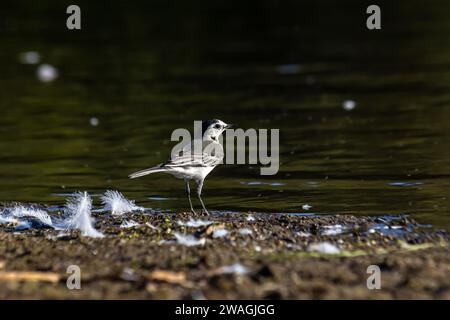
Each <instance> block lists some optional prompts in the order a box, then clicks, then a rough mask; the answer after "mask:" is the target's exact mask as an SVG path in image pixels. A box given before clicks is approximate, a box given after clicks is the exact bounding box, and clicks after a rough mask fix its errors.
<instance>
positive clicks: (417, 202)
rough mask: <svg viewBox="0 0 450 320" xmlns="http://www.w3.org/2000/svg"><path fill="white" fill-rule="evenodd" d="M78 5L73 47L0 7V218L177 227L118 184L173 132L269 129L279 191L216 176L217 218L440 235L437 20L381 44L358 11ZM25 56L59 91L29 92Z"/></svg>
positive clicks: (151, 180)
mask: <svg viewBox="0 0 450 320" xmlns="http://www.w3.org/2000/svg"><path fill="white" fill-rule="evenodd" d="M79 5H80V6H81V8H82V14H83V20H82V21H83V25H82V28H83V29H82V30H81V31H79V32H69V31H67V29H66V28H65V7H64V5H63V4H61V3H58V2H57V1H40V2H39V3H35V2H32V1H21V2H20V4H19V2H13V1H9V2H8V1H7V2H6V3H5V4H2V7H3V10H2V13H0V17H1V19H0V21H1V25H0V37H1V38H0V39H1V42H0V75H1V76H0V88H1V89H0V90H1V91H0V110H1V117H0V177H1V183H0V201H2V202H5V201H6V202H10V201H21V202H39V203H46V204H50V205H58V204H61V203H63V202H64V197H65V196H66V195H67V194H70V193H71V192H73V191H76V190H87V191H89V192H90V193H92V194H101V193H103V192H104V191H105V190H107V189H117V190H120V191H121V192H123V193H124V194H125V195H126V196H127V197H128V198H131V199H135V200H136V201H137V203H138V204H139V205H143V206H146V207H152V208H161V209H170V210H174V211H175V210H180V209H184V208H186V204H187V202H186V200H185V197H184V191H183V184H182V182H181V181H179V180H176V179H174V178H172V177H170V176H166V175H153V176H149V177H146V178H141V179H136V180H128V179H127V175H128V174H129V173H131V172H133V171H136V170H138V169H142V168H145V167H148V166H153V165H155V164H157V163H160V162H162V161H164V160H165V159H166V158H167V156H168V154H169V152H170V150H171V146H172V145H173V143H172V142H170V134H171V132H172V130H173V129H175V128H180V127H186V128H192V125H193V123H192V121H193V120H199V119H205V118H220V119H222V120H224V121H226V122H230V123H237V124H238V125H239V126H240V127H242V128H279V129H280V144H281V146H280V151H281V154H280V155H281V162H282V164H281V167H280V171H279V173H278V174H277V175H276V176H260V175H259V168H258V166H254V165H252V166H250V165H225V166H222V167H219V168H216V169H215V171H213V173H212V174H211V175H210V176H209V178H208V179H207V181H206V184H205V187H204V199H205V202H206V203H207V206H208V207H209V208H210V209H211V210H226V211H237V212H239V211H246V210H256V211H262V212H269V213H270V212H291V213H304V212H314V213H315V214H347V213H348V214H356V215H388V214H409V215H411V216H413V217H414V218H416V219H418V220H419V221H422V222H424V223H432V224H433V225H435V226H437V227H443V228H447V229H449V228H450V213H449V207H450V199H449V190H450V176H449V175H450V160H449V159H450V158H449V156H450V148H449V145H450V144H449V143H450V121H449V119H450V43H449V42H448V41H446V39H447V38H448V34H449V32H450V21H449V20H448V15H447V13H448V12H449V10H450V4H449V3H448V2H437V1H433V2H429V3H427V4H426V6H425V5H424V4H423V3H421V2H419V1H410V2H408V4H405V3H403V4H402V3H397V4H393V3H390V4H384V5H383V6H384V7H383V6H382V12H383V29H382V30H381V31H376V32H369V31H367V29H365V14H364V12H365V4H364V3H362V2H360V1H349V2H347V4H345V5H344V4H338V3H334V2H331V3H328V2H324V1H318V2H314V4H301V3H299V2H298V1H286V2H283V4H281V3H277V2H275V1H262V2H261V1H258V2H254V3H251V2H249V3H240V4H239V6H236V5H235V6H233V5H232V4H231V3H229V2H226V1H218V2H215V3H214V4H213V3H210V2H201V1H199V2H189V3H185V2H183V1H169V2H167V1H154V2H147V1H145V2H144V1H137V2H133V4H125V3H123V2H120V3H117V4H108V5H107V6H104V5H101V4H100V3H99V4H94V3H92V2H91V3H89V2H87V1H80V2H79ZM29 50H36V51H38V52H39V53H40V54H41V56H42V62H43V63H49V64H52V65H54V66H55V67H56V68H58V70H59V78H58V79H56V80H55V81H54V82H52V83H42V82H40V81H39V80H38V79H37V78H36V75H35V72H36V68H37V66H36V65H24V64H21V63H20V62H19V58H18V56H19V54H20V53H21V52H24V51H29ZM348 100H351V101H354V102H355V103H356V105H355V108H354V109H353V110H345V109H344V108H343V103H344V102H345V101H348ZM93 117H95V118H97V119H98V125H97V126H93V125H92V124H91V121H90V119H91V118H93ZM305 204H308V205H310V206H312V208H311V209H310V210H309V211H305V210H303V208H302V206H303V205H305Z"/></svg>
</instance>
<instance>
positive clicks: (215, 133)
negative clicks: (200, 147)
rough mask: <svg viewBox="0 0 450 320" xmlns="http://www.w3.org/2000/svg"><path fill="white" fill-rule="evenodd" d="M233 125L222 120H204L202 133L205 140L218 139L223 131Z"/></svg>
mask: <svg viewBox="0 0 450 320" xmlns="http://www.w3.org/2000/svg"><path fill="white" fill-rule="evenodd" d="M231 127H232V125H230V124H226V123H225V122H223V121H222V120H218V119H212V120H204V121H203V122H202V135H203V139H204V140H214V141H218V140H219V137H220V135H221V134H222V132H224V131H225V130H226V129H228V128H231Z"/></svg>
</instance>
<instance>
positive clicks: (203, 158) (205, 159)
mask: <svg viewBox="0 0 450 320" xmlns="http://www.w3.org/2000/svg"><path fill="white" fill-rule="evenodd" d="M213 147H217V149H219V151H217V150H215V149H214V148H213ZM199 151H200V152H198V151H196V150H195V149H194V147H193V144H190V145H189V146H188V147H187V148H184V149H183V150H182V152H181V153H180V154H175V155H172V158H171V159H169V160H168V161H167V162H166V163H165V164H164V166H165V167H180V166H181V167H184V166H192V167H210V166H216V165H218V164H219V163H220V162H221V161H222V159H223V151H222V150H221V146H212V145H211V143H210V142H203V143H202V150H199Z"/></svg>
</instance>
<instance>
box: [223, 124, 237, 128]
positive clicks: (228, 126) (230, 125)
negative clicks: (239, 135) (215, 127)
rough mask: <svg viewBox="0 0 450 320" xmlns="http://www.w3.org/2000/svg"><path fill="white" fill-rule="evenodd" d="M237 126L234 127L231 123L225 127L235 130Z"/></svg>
mask: <svg viewBox="0 0 450 320" xmlns="http://www.w3.org/2000/svg"><path fill="white" fill-rule="evenodd" d="M235 127H236V126H235V125H234V124H231V123H228V124H227V125H226V126H225V129H233V128H235Z"/></svg>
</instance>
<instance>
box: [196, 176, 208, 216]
mask: <svg viewBox="0 0 450 320" xmlns="http://www.w3.org/2000/svg"><path fill="white" fill-rule="evenodd" d="M202 188H203V180H199V181H197V196H198V199H199V200H200V203H201V204H202V207H203V210H205V213H206V214H209V212H208V210H206V207H205V204H204V203H203V200H202Z"/></svg>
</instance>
